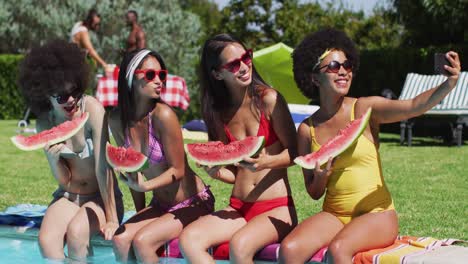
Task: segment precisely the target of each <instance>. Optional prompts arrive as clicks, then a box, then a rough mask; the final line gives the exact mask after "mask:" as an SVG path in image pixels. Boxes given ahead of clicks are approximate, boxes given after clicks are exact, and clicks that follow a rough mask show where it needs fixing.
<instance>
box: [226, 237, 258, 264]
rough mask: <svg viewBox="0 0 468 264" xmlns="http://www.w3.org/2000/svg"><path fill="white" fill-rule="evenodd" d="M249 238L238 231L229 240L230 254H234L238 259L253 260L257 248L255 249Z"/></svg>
mask: <svg viewBox="0 0 468 264" xmlns="http://www.w3.org/2000/svg"><path fill="white" fill-rule="evenodd" d="M250 240H251V239H249V238H247V237H245V236H243V235H242V233H236V234H234V236H232V238H231V240H229V255H230V256H233V257H234V258H235V259H236V260H238V261H239V260H247V259H249V260H251V259H253V257H254V255H255V252H256V250H255V249H253V248H252V247H253V246H252V245H251V243H250Z"/></svg>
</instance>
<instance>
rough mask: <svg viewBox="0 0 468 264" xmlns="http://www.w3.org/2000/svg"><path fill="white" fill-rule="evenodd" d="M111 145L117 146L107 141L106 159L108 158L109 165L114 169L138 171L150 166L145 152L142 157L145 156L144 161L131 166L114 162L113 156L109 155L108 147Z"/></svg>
mask: <svg viewBox="0 0 468 264" xmlns="http://www.w3.org/2000/svg"><path fill="white" fill-rule="evenodd" d="M110 147H114V148H116V147H115V146H113V145H112V144H110V143H109V142H107V143H106V160H107V163H109V165H110V166H111V167H112V168H114V170H116V171H119V172H137V171H143V170H145V169H147V168H149V162H148V158H147V157H146V156H145V155H143V154H141V155H142V158H143V159H142V161H140V162H138V163H137V164H135V165H134V166H131V167H129V166H119V165H117V164H115V163H113V162H112V161H111V158H110V157H109V155H108V149H109V148H110Z"/></svg>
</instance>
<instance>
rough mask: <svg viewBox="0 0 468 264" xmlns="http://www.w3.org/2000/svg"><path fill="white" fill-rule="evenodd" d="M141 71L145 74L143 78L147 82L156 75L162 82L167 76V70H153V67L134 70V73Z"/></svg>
mask: <svg viewBox="0 0 468 264" xmlns="http://www.w3.org/2000/svg"><path fill="white" fill-rule="evenodd" d="M137 73H143V74H144V76H145V80H146V81H147V82H151V81H153V80H154V79H155V78H156V76H158V78H159V80H161V82H164V81H165V80H166V78H167V70H153V69H146V70H136V71H135V74H137Z"/></svg>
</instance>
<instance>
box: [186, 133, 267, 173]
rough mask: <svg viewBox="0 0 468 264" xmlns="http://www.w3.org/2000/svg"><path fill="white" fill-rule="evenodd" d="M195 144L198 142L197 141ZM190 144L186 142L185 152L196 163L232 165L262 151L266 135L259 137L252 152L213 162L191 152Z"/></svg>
mask: <svg viewBox="0 0 468 264" xmlns="http://www.w3.org/2000/svg"><path fill="white" fill-rule="evenodd" d="M239 141H242V140H239ZM195 144H197V143H195ZM188 145H190V143H189V144H184V149H185V153H187V156H188V157H189V158H190V159H192V160H193V161H195V162H196V163H198V164H200V165H203V166H225V165H232V164H235V163H238V162H240V161H242V160H243V159H245V158H249V157H252V156H255V155H256V154H257V153H259V152H260V150H261V149H262V148H263V146H264V145H265V137H264V136H259V137H257V144H255V145H254V147H253V148H252V150H251V151H250V152H248V153H247V154H244V155H242V156H239V157H234V158H232V159H228V160H220V161H213V162H209V161H205V160H202V159H199V158H196V157H194V156H193V155H192V154H190V152H189V150H188Z"/></svg>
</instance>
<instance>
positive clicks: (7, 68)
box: [0, 54, 26, 119]
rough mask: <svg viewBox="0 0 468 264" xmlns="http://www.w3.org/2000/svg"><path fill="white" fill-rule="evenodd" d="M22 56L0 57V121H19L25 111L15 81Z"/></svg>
mask: <svg viewBox="0 0 468 264" xmlns="http://www.w3.org/2000/svg"><path fill="white" fill-rule="evenodd" d="M22 59H23V56H22V55H9V54H6V55H0V119H19V118H21V114H22V113H23V112H24V110H25V109H26V105H25V103H24V100H23V97H22V95H21V93H20V91H19V89H18V88H17V85H16V80H17V76H18V67H19V64H20V62H21V60H22Z"/></svg>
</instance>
